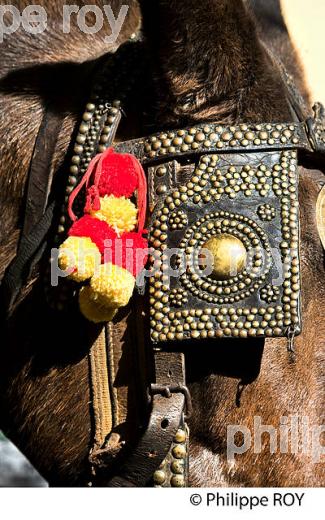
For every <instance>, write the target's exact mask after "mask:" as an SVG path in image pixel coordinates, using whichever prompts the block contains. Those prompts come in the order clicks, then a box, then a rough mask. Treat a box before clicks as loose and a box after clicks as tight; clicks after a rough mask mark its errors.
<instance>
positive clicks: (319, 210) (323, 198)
mask: <svg viewBox="0 0 325 520" xmlns="http://www.w3.org/2000/svg"><path fill="white" fill-rule="evenodd" d="M316 221H317V229H318V234H319V238H320V239H321V242H322V244H323V248H324V250H325V185H324V186H323V187H322V189H321V191H320V192H319V195H318V198H317V204H316Z"/></svg>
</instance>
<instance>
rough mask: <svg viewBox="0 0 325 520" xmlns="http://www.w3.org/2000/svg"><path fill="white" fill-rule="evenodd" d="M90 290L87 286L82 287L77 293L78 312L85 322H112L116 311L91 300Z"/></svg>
mask: <svg viewBox="0 0 325 520" xmlns="http://www.w3.org/2000/svg"><path fill="white" fill-rule="evenodd" d="M91 296H92V290H91V288H90V287H89V286H85V287H82V288H81V289H80V292H79V307H80V311H81V312H82V314H83V315H84V317H85V318H87V320H89V321H92V322H93V323H102V322H107V321H112V319H113V318H114V316H115V314H116V312H117V309H113V308H112V309H111V308H109V307H104V306H103V305H100V304H99V303H98V302H97V301H94V300H93V299H92V297H91Z"/></svg>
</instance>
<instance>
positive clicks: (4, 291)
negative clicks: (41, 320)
mask: <svg viewBox="0 0 325 520" xmlns="http://www.w3.org/2000/svg"><path fill="white" fill-rule="evenodd" d="M63 117H64V116H63V115H62V114H58V113H56V112H55V111H54V110H53V109H52V108H51V107H47V108H46V109H45V111H44V115H43V119H42V122H41V125H40V127H39V131H38V134H37V137H36V141H35V146H34V151H33V156H32V160H31V163H30V168H29V174H28V184H27V196H26V209H25V212H24V223H23V230H22V233H21V236H20V241H19V244H18V250H17V254H16V256H15V258H14V259H13V261H12V262H11V263H10V265H9V266H8V268H7V270H6V272H5V275H4V277H3V280H2V283H1V305H2V309H3V313H4V315H6V314H7V313H8V312H9V311H10V309H11V307H12V306H13V304H14V303H15V300H16V299H17V297H18V295H19V293H20V291H21V289H22V287H23V285H24V283H25V282H26V279H27V278H28V276H29V274H30V272H31V271H32V269H33V267H34V265H35V263H36V262H37V261H38V259H39V258H40V256H41V254H42V252H43V250H44V247H45V246H46V236H47V234H48V232H49V230H50V228H51V226H52V223H53V215H54V210H55V201H52V202H51V203H49V194H50V190H51V186H52V181H53V168H54V166H53V156H54V152H55V147H56V145H57V140H58V135H59V133H60V130H61V127H62V122H63Z"/></svg>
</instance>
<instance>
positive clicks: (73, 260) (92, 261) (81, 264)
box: [58, 237, 101, 282]
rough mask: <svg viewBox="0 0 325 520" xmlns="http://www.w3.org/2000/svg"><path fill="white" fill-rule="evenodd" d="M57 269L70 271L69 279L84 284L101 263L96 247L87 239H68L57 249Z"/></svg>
mask: <svg viewBox="0 0 325 520" xmlns="http://www.w3.org/2000/svg"><path fill="white" fill-rule="evenodd" d="M58 262H59V268H60V269H62V271H67V270H71V274H69V278H71V279H72V280H75V281H76V282H84V281H85V280H88V279H89V278H91V277H92V276H93V275H94V273H95V270H96V269H97V267H98V266H99V265H100V263H101V254H100V252H99V250H98V248H97V246H96V245H95V244H94V243H93V242H92V241H91V240H90V238H88V237H69V238H67V240H66V241H65V242H63V244H61V246H60V249H59V258H58Z"/></svg>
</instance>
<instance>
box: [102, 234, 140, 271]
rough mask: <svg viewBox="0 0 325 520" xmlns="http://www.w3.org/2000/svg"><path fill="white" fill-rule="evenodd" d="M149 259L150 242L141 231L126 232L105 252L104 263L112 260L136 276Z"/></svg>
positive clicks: (113, 241) (114, 240)
mask: <svg viewBox="0 0 325 520" xmlns="http://www.w3.org/2000/svg"><path fill="white" fill-rule="evenodd" d="M147 259H148V242H147V240H146V239H145V238H143V236H142V234H141V233H134V232H133V233H124V235H122V236H121V237H116V238H115V239H113V240H112V241H111V246H110V247H107V248H106V250H105V254H104V263H106V262H111V263H113V264H115V265H118V266H120V267H123V268H124V269H127V270H128V271H130V273H132V274H133V276H134V277H136V276H137V275H138V274H139V273H140V272H141V271H142V269H143V268H144V266H145V264H146V262H147Z"/></svg>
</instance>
